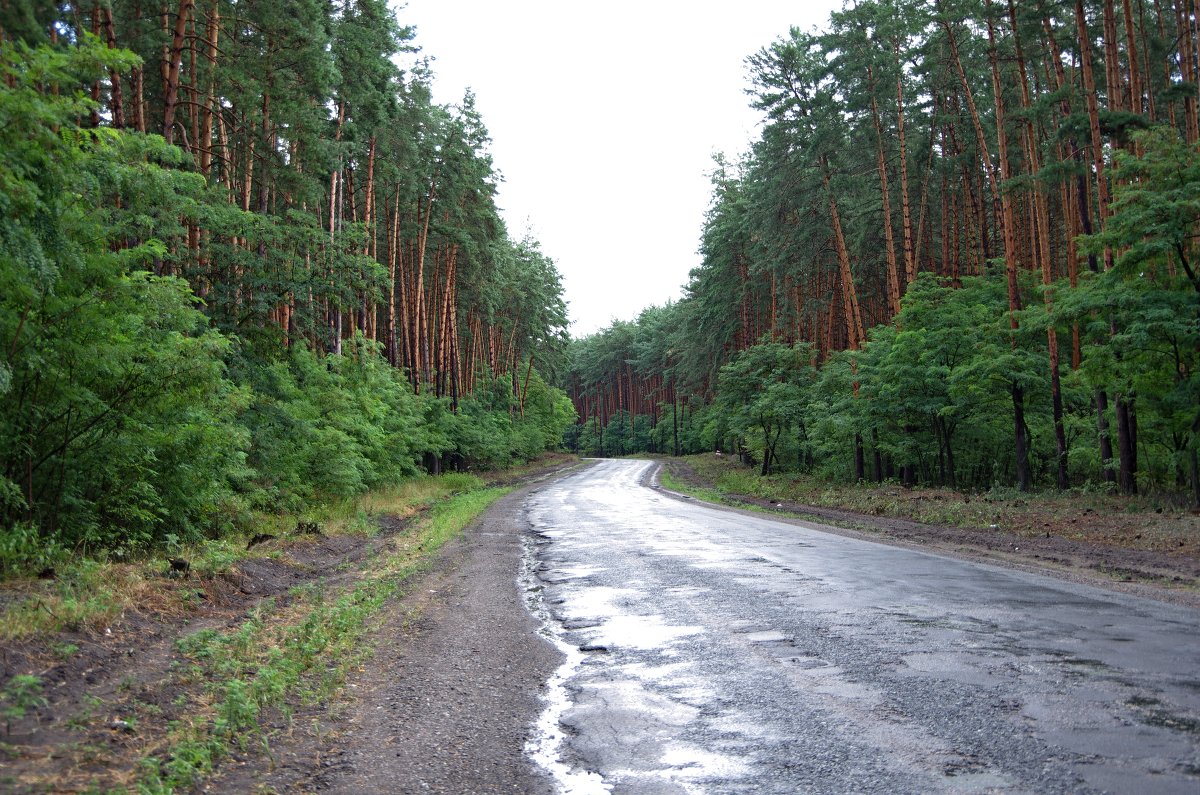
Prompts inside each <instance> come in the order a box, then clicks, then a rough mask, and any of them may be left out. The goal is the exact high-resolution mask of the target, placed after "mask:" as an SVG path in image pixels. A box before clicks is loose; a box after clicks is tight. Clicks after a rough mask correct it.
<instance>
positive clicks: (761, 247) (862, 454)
mask: <svg viewBox="0 0 1200 795" xmlns="http://www.w3.org/2000/svg"><path fill="white" fill-rule="evenodd" d="M1198 58H1200V38H1198V36H1197V6H1196V3H1195V2H1194V0H1124V2H1119V3H1118V2H1114V0H1104V1H1103V2H1085V1H1084V0H1074V2H1063V1H1061V0H983V2H980V1H979V0H938V1H937V2H912V1H910V0H864V1H863V2H856V3H846V4H845V7H844V10H842V11H840V12H836V13H834V14H832V16H831V18H830V20H829V23H828V25H827V27H826V29H825V30H824V31H823V32H820V33H805V32H802V31H800V30H797V29H792V30H791V31H790V33H788V34H787V35H783V36H781V37H780V38H778V39H777V40H776V41H774V42H773V43H770V44H768V45H767V46H765V47H763V48H762V49H761V50H759V51H758V52H757V53H755V54H753V55H752V56H750V57H749V58H748V60H747V64H748V69H749V74H750V76H751V80H752V85H751V87H750V89H749V94H750V97H751V101H752V102H753V105H754V107H755V108H757V109H758V110H760V111H761V113H762V114H763V119H764V123H763V126H762V129H761V135H760V136H759V137H758V138H757V140H755V141H754V142H753V144H752V146H751V147H750V148H749V150H748V151H747V153H746V154H744V155H743V156H741V157H740V158H736V159H731V158H719V159H718V160H717V162H716V164H715V167H714V169H713V171H712V197H711V203H710V206H709V211H708V214H707V216H706V218H705V224H704V232H703V238H702V240H701V241H700V253H701V255H702V257H703V260H702V264H701V265H700V266H699V267H697V268H695V269H694V270H693V271H692V273H691V277H690V281H689V283H688V285H687V287H686V292H685V295H684V297H683V298H682V299H681V300H679V301H677V302H674V303H668V304H667V305H665V306H657V307H651V308H649V309H646V310H645V311H644V312H643V313H642V314H641V315H640V316H639V317H638V318H637V319H636V320H634V321H632V322H614V323H613V324H612V325H611V326H610V327H608V328H606V329H604V330H603V331H602V332H600V333H598V334H596V335H593V336H590V337H587V338H585V339H581V340H576V341H574V342H572V345H571V364H570V369H569V371H568V375H567V381H566V383H565V386H566V388H567V390H568V392H569V393H570V394H571V396H572V399H573V400H574V403H575V406H576V410H577V412H578V414H579V416H580V419H581V424H580V425H579V426H578V427H577V428H575V429H574V430H573V432H572V433H573V438H572V441H573V443H574V444H575V445H576V446H577V447H579V448H580V449H582V450H584V451H587V452H590V453H594V454H603V455H620V454H624V453H628V452H632V451H638V450H646V451H659V452H664V453H674V454H676V455H678V454H680V453H681V452H698V451H706V450H707V451H712V450H723V451H724V452H725V453H726V454H729V455H738V456H740V457H741V458H742V459H743V461H744V462H745V463H747V464H752V465H754V466H756V467H758V468H759V471H760V472H761V473H762V474H767V473H770V472H773V471H777V470H778V471H792V472H810V473H813V474H815V475H817V476H820V477H824V478H828V479H831V480H833V481H847V482H853V481H861V480H866V481H882V480H887V479H892V480H895V481H898V482H900V483H901V484H904V485H910V486H911V485H920V484H925V485H937V486H944V487H950V488H957V489H963V490H987V489H991V488H996V487H1002V488H1010V489H1019V490H1030V489H1068V488H1078V487H1087V488H1091V487H1096V488H1101V489H1111V490H1113V491H1116V492H1120V493H1125V494H1135V493H1138V492H1139V490H1140V491H1150V492H1155V493H1160V494H1175V495H1179V496H1180V498H1181V499H1183V500H1186V501H1189V502H1190V503H1191V504H1193V505H1196V504H1200V470H1198V465H1197V454H1198V452H1200V264H1198V262H1197V259H1198V255H1200V246H1198V245H1197V241H1198V239H1200V149H1198V138H1200V132H1198V123H1197V102H1198V97H1200V95H1198V77H1200V75H1198V68H1200V66H1198V63H1200V62H1198Z"/></svg>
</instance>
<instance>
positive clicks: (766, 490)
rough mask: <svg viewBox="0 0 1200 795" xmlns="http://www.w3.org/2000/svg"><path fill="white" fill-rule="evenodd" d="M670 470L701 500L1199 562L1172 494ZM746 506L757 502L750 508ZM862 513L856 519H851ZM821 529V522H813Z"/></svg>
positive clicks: (1190, 520)
mask: <svg viewBox="0 0 1200 795" xmlns="http://www.w3.org/2000/svg"><path fill="white" fill-rule="evenodd" d="M678 461H679V463H681V464H682V467H680V466H672V462H670V461H669V462H668V463H667V469H665V470H664V471H663V473H662V476H661V478H662V483H663V485H664V486H665V487H667V488H669V489H672V490H674V491H681V492H684V493H687V494H691V495H692V496H695V497H698V498H700V499H704V500H709V501H712V502H724V503H728V504H731V505H739V506H742V507H761V508H764V509H767V510H770V509H771V508H772V506H773V505H779V506H780V508H783V507H784V506H785V505H786V506H787V511H788V512H790V513H795V512H803V511H804V509H805V507H810V508H818V509H820V508H825V509H832V510H835V511H843V512H846V516H843V517H841V518H840V519H837V520H831V519H828V517H826V520H828V521H831V523H833V524H840V525H843V526H850V527H852V528H853V527H860V528H861V527H867V526H869V525H870V524H871V520H872V518H873V517H885V518H896V519H906V520H911V521H913V522H919V523H922V524H929V525H939V526H943V527H947V528H963V529H967V530H981V531H985V532H988V533H995V534H997V535H1003V536H1005V537H1009V536H1017V537H1025V538H1034V537H1050V536H1054V537H1058V538H1063V539H1067V540H1071V541H1079V542H1084V543H1094V544H1105V545H1110V546H1113V547H1119V548H1126V549H1138V550H1149V551H1156V552H1162V553H1168V554H1171V555H1176V556H1179V557H1186V558H1194V559H1197V560H1200V516H1197V515H1196V514H1195V513H1193V512H1192V511H1190V510H1189V509H1188V508H1187V507H1186V504H1181V503H1180V502H1179V501H1178V500H1175V499H1172V498H1171V497H1170V496H1163V495H1159V496H1143V497H1124V496H1120V495H1115V494H1110V493H1108V492H1107V491H1106V490H1103V489H1100V490H1096V489H1087V488H1080V489H1073V490H1071V491H1069V492H1066V493H1057V492H1045V493H1040V494H1028V493H1022V492H1019V491H1017V490H1016V489H1013V488H1005V487H1001V488H996V489H990V490H987V491H981V492H976V493H964V492H960V491H954V490H951V489H944V488H904V487H903V486H901V484H900V483H898V482H896V481H889V482H885V483H882V484H876V483H859V484H847V483H838V482H836V481H830V480H827V479H822V478H818V477H814V476H811V475H798V474H789V473H783V474H774V475H768V476H763V475H761V474H759V472H758V471H757V470H756V469H753V468H750V467H747V466H745V465H744V464H742V463H740V462H739V461H737V459H736V458H735V457H730V456H723V455H721V456H718V455H714V454H712V453H707V454H697V455H689V456H685V457H683V458H682V459H678ZM747 500H755V501H756V502H755V503H751V504H750V505H749V506H747V503H746V501H747ZM855 515H856V516H855ZM810 518H814V519H817V520H818V521H820V520H821V519H822V517H821V516H820V515H816V514H810Z"/></svg>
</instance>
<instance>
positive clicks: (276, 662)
mask: <svg viewBox="0 0 1200 795" xmlns="http://www.w3.org/2000/svg"><path fill="white" fill-rule="evenodd" d="M478 484H479V481H478V480H466V479H462V478H457V477H455V478H451V479H448V480H445V481H443V483H442V486H441V487H440V488H437V489H434V490H433V492H437V491H444V490H445V488H446V487H448V486H462V487H470V486H477V485H478ZM426 485H428V484H426ZM509 490H510V489H507V488H476V489H475V490H471V491H466V492H462V493H458V494H444V495H443V497H442V499H441V500H440V501H438V502H436V503H435V504H434V505H433V506H432V507H431V508H430V509H429V511H428V512H427V513H426V514H425V515H424V516H422V518H421V520H420V521H419V522H418V523H417V527H416V529H415V531H414V532H412V533H408V534H405V536H404V537H403V538H399V539H395V540H394V541H395V543H392V544H391V545H390V546H389V549H388V552H387V553H386V554H384V555H382V556H379V557H377V558H375V559H374V560H373V561H372V562H371V563H370V568H369V569H368V570H366V571H363V572H362V573H361V576H360V578H359V579H358V580H357V581H356V582H355V583H354V584H352V585H350V586H348V587H346V588H344V589H343V590H341V591H340V592H338V593H327V592H326V591H325V590H324V589H323V588H322V587H320V586H319V585H317V586H313V587H308V588H303V589H296V592H295V593H294V596H295V598H294V599H293V601H292V602H291V603H290V604H289V605H288V606H287V607H285V608H279V607H278V605H277V604H276V602H275V601H274V600H266V601H265V602H264V603H263V604H262V605H260V606H259V608H258V609H256V610H255V611H254V612H252V613H251V615H249V616H248V617H247V619H246V620H245V621H244V622H243V623H242V624H241V625H240V626H239V627H237V628H236V629H233V630H230V631H227V632H217V631H215V630H202V631H200V632H198V633H195V634H193V635H190V636H187V637H184V638H180V640H179V641H178V643H177V648H178V651H179V652H180V654H181V655H182V656H183V657H184V659H186V660H187V661H188V663H189V665H188V666H186V667H185V668H184V669H183V670H184V673H185V675H186V676H188V677H191V678H192V679H193V680H194V681H195V682H197V683H199V684H200V685H201V687H200V688H199V692H198V695H197V697H196V698H195V699H194V703H193V704H191V705H190V709H188V710H186V712H187V713H188V714H190V715H191V717H190V718H189V719H188V720H186V721H183V722H179V723H176V724H175V725H174V726H173V727H171V729H170V731H169V734H168V737H167V738H166V740H165V743H164V745H163V747H161V748H159V749H157V750H156V751H155V752H154V753H153V754H149V755H147V756H146V758H144V759H143V760H142V763H141V775H140V777H139V779H138V784H137V787H138V790H139V791H140V792H146V793H169V792H177V791H180V790H187V789H191V788H194V787H196V786H197V785H198V784H199V782H200V781H202V780H203V779H204V777H205V776H207V775H208V774H209V773H211V771H212V770H213V768H214V766H215V765H216V764H217V763H218V762H219V761H220V760H221V759H222V758H223V757H225V756H226V755H227V754H228V753H229V751H230V750H231V749H232V748H235V747H236V748H238V749H243V750H244V749H246V748H248V747H250V746H252V745H259V746H263V747H265V746H266V744H267V741H268V738H267V736H266V735H265V734H264V733H263V730H262V729H261V728H260V724H259V718H260V716H261V715H262V714H263V712H264V711H267V710H275V711H277V712H279V713H280V714H282V715H283V716H284V717H285V718H287V717H290V715H289V709H290V705H291V704H292V703H293V702H296V701H299V702H301V703H318V702H326V701H328V700H330V699H332V698H334V697H335V696H336V695H337V694H338V692H339V691H340V688H341V686H342V684H343V683H344V681H345V678H346V675H347V673H348V672H349V671H350V670H352V669H353V668H354V667H356V666H357V665H359V664H360V663H361V661H362V660H363V659H364V658H365V656H367V655H369V653H370V649H369V648H367V646H366V645H365V644H364V643H363V641H364V639H365V636H366V635H368V634H369V633H370V632H371V631H372V630H373V629H374V628H375V626H376V620H377V618H378V615H379V613H380V611H381V609H382V608H383V606H384V605H385V604H386V603H387V602H388V600H390V599H392V598H394V597H397V596H399V595H401V594H403V593H404V591H405V589H406V588H407V586H408V583H409V582H410V581H411V579H412V577H413V576H414V575H416V574H418V573H420V572H422V571H424V570H426V569H428V568H429V566H430V565H431V563H432V561H433V559H434V556H435V555H436V553H437V552H438V550H440V549H441V548H442V547H443V546H444V545H445V544H446V543H447V542H449V541H450V540H452V539H454V538H456V537H457V536H459V535H460V534H461V533H462V531H463V529H464V528H465V527H466V526H467V525H468V524H470V522H471V521H472V520H474V519H475V517H477V516H479V515H480V514H481V513H482V512H483V511H484V510H486V509H487V507H488V506H489V505H491V504H492V503H493V502H494V501H495V500H497V499H498V498H500V497H502V496H503V495H504V494H506V493H508V491H509ZM418 491H419V493H420V494H421V495H422V496H423V497H428V496H430V495H431V494H432V493H433V492H431V491H429V490H423V489H419V490H418ZM409 496H410V497H411V496H412V494H410V495H409ZM395 498H397V497H396V495H391V497H387V498H381V499H386V500H390V499H395Z"/></svg>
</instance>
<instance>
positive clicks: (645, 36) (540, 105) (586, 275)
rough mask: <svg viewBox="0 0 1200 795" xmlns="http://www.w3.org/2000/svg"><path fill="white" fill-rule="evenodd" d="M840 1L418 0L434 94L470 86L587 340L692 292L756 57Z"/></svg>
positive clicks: (450, 99) (448, 95) (512, 216)
mask: <svg viewBox="0 0 1200 795" xmlns="http://www.w3.org/2000/svg"><path fill="white" fill-rule="evenodd" d="M841 5H842V2H841V0H807V1H806V0H792V2H780V1H779V0H738V2H728V3H719V4H718V3H704V2H677V1H676V0H641V2H633V1H632V0H607V2H604V3H587V4H584V3H577V2H570V0H490V1H489V0H409V1H408V3H407V5H406V7H402V8H401V10H400V12H399V16H400V21H401V23H402V24H404V25H415V26H416V28H417V39H416V43H417V44H418V45H419V46H421V47H422V48H423V51H424V54H425V55H429V56H432V57H433V58H435V59H436V60H435V61H434V63H433V69H434V72H435V75H436V77H435V81H434V94H435V100H436V101H437V102H440V103H456V102H458V100H460V99H461V98H462V95H463V92H464V90H465V89H466V88H468V87H470V88H471V89H473V90H474V92H475V94H476V101H477V106H478V108H479V110H480V112H481V113H482V115H483V120H484V123H485V124H486V125H487V127H488V130H489V132H490V133H491V137H492V149H491V151H492V157H493V159H494V161H495V165H496V168H497V169H498V170H499V171H500V172H501V173H502V174H503V177H504V182H503V183H502V184H501V185H500V196H499V201H498V203H499V205H500V207H501V209H502V211H503V214H504V217H505V220H506V222H507V223H508V226H509V230H510V232H511V234H512V235H513V236H514V237H517V238H519V237H521V235H522V234H523V233H524V231H525V230H526V229H528V230H530V231H531V232H532V234H533V236H534V237H535V238H537V239H538V240H539V241H541V244H542V249H543V251H545V253H547V254H548V255H549V256H550V257H552V258H553V259H554V261H555V263H556V264H557V265H558V269H559V272H560V273H562V275H563V285H564V288H565V292H566V299H567V301H568V304H569V312H570V317H571V321H572V325H571V333H572V334H573V335H574V336H583V335H585V334H589V333H591V332H594V331H596V330H597V329H599V328H601V327H603V326H607V325H608V324H609V323H610V322H611V321H612V320H613V319H619V320H630V319H633V318H634V317H636V316H637V314H638V312H640V311H641V310H642V309H643V308H644V307H646V306H648V305H650V304H662V303H664V302H666V301H667V300H669V299H673V298H678V297H680V296H681V295H682V288H683V285H684V284H685V283H686V282H687V278H688V271H689V270H691V269H692V268H693V267H695V266H696V265H697V264H699V261H700V259H699V255H698V254H697V253H696V251H697V248H698V245H699V236H700V228H701V224H702V222H703V217H704V211H705V209H706V208H707V207H708V200H709V194H710V190H709V181H708V177H707V176H706V175H707V172H708V171H710V170H711V168H712V158H713V154H714V153H716V152H718V151H723V152H725V153H726V154H728V155H730V156H731V157H735V156H737V155H738V154H740V153H741V152H742V151H744V150H745V149H746V148H747V146H748V145H749V143H750V141H751V140H752V138H753V137H754V135H755V126H756V124H757V121H758V114H757V113H756V112H755V111H753V110H751V109H750V108H749V106H748V101H747V100H748V97H747V96H746V94H745V89H746V87H747V85H748V83H747V79H746V69H745V65H744V63H743V60H744V59H745V57H746V56H747V55H750V54H751V53H753V52H755V51H757V50H758V49H759V48H761V47H763V46H765V45H767V44H769V43H770V42H772V41H774V40H775V39H777V38H779V37H780V36H783V35H786V33H787V31H788V28H789V27H791V26H797V27H799V28H801V29H803V30H811V29H813V28H814V27H817V28H824V27H825V23H826V22H827V20H828V18H829V11H830V10H831V9H833V8H840V7H841Z"/></svg>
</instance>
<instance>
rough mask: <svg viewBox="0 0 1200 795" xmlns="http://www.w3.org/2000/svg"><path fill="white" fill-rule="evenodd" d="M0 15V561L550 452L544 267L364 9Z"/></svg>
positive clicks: (122, 0)
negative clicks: (516, 234)
mask: <svg viewBox="0 0 1200 795" xmlns="http://www.w3.org/2000/svg"><path fill="white" fill-rule="evenodd" d="M0 9H2V11H3V13H2V14H0V528H2V529H3V534H2V535H3V538H2V539H0V540H2V542H3V543H2V545H0V546H2V548H0V573H5V572H11V571H17V570H34V571H36V569H37V567H38V566H39V565H40V564H41V562H44V561H45V560H47V559H49V558H52V557H53V556H54V555H55V554H58V553H59V552H61V551H62V550H67V549H83V550H105V549H108V550H116V551H117V552H120V553H125V552H132V551H136V550H139V549H146V548H161V547H167V548H169V547H171V546H173V545H177V544H180V543H183V542H186V541H188V540H190V539H196V538H199V537H201V536H204V535H208V536H215V535H219V534H221V533H224V532H228V531H229V530H231V529H234V528H236V527H238V526H239V524H240V523H242V522H244V520H245V518H246V516H247V515H248V513H249V512H251V511H255V510H266V511H274V510H281V509H292V510H296V509H298V508H300V507H302V506H303V505H305V504H307V503H309V502H311V501H319V500H326V499H332V498H337V497H344V496H349V495H355V494H360V493H362V492H363V491H365V490H367V489H371V488H375V487H378V486H380V485H383V484H388V483H394V482H396V481H397V480H398V479H401V478H405V477H409V476H412V475H415V474H417V473H418V472H420V471H437V470H439V469H441V468H442V467H455V468H473V467H499V466H505V465H508V464H509V463H511V462H515V461H522V460H526V459H528V458H530V457H533V456H535V455H537V454H538V453H539V452H541V451H543V450H545V449H548V448H554V447H556V446H558V445H559V443H560V441H561V439H562V434H563V431H564V430H565V429H566V428H567V427H569V426H570V425H571V424H572V423H573V421H574V414H573V410H572V407H571V403H570V401H569V399H568V398H566V396H565V395H564V394H563V393H562V392H561V391H560V390H558V389H556V388H554V387H552V386H550V385H549V383H548V381H547V378H549V379H550V380H551V381H552V380H553V379H554V377H555V375H556V368H557V367H558V366H559V364H560V362H561V358H562V350H563V347H564V345H565V341H566V308H565V304H564V302H563V299H562V288H561V284H560V279H559V275H558V272H557V270H556V269H555V266H554V263H553V262H552V261H551V260H550V259H549V258H548V257H547V256H546V255H545V254H544V253H542V251H541V250H540V248H539V246H538V243H537V242H536V241H535V240H532V239H514V238H513V237H512V236H511V235H510V233H509V232H508V230H507V229H506V228H505V225H504V222H503V221H502V219H501V218H500V215H499V213H498V211H497V208H496V205H495V201H494V199H495V192H496V184H497V181H498V176H497V173H496V171H495V169H494V167H493V165H492V161H491V158H490V156H489V155H488V143H489V141H488V134H487V130H486V128H485V126H484V123H483V120H482V119H481V118H480V116H479V114H478V112H477V111H476V110H475V107H474V101H473V98H472V97H471V96H470V95H469V94H468V95H467V96H465V97H464V98H463V99H462V101H461V103H459V104H456V105H454V106H442V105H438V104H435V103H434V102H433V101H432V99H431V90H430V89H431V81H432V79H433V77H432V75H431V73H430V71H429V70H428V68H427V66H426V65H425V62H424V61H423V60H422V59H421V58H420V57H419V56H418V55H416V54H415V44H414V41H413V30H412V29H411V28H409V27H404V26H402V25H401V24H400V23H399V21H398V20H397V18H396V16H395V15H394V13H393V12H392V11H391V10H390V9H389V8H388V6H387V4H386V3H385V2H383V0H346V2H339V3H336V4H327V3H321V2H312V1H311V0H302V2H299V3H289V4H279V3H270V2H260V1H259V0H249V2H246V1H245V0H238V1H237V2H233V1H232V0H178V2H173V3H168V4H166V5H164V4H162V3H149V2H146V1H145V0H111V1H110V0H103V1H102V2H98V3H93V4H88V5H78V4H75V3H64V2H54V0H5V2H4V3H3V5H0ZM400 56H404V57H403V59H401V57H400ZM402 62H403V63H411V64H412V66H411V68H409V69H407V70H406V69H402V68H401V67H400V66H398V64H400V63H402Z"/></svg>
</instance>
